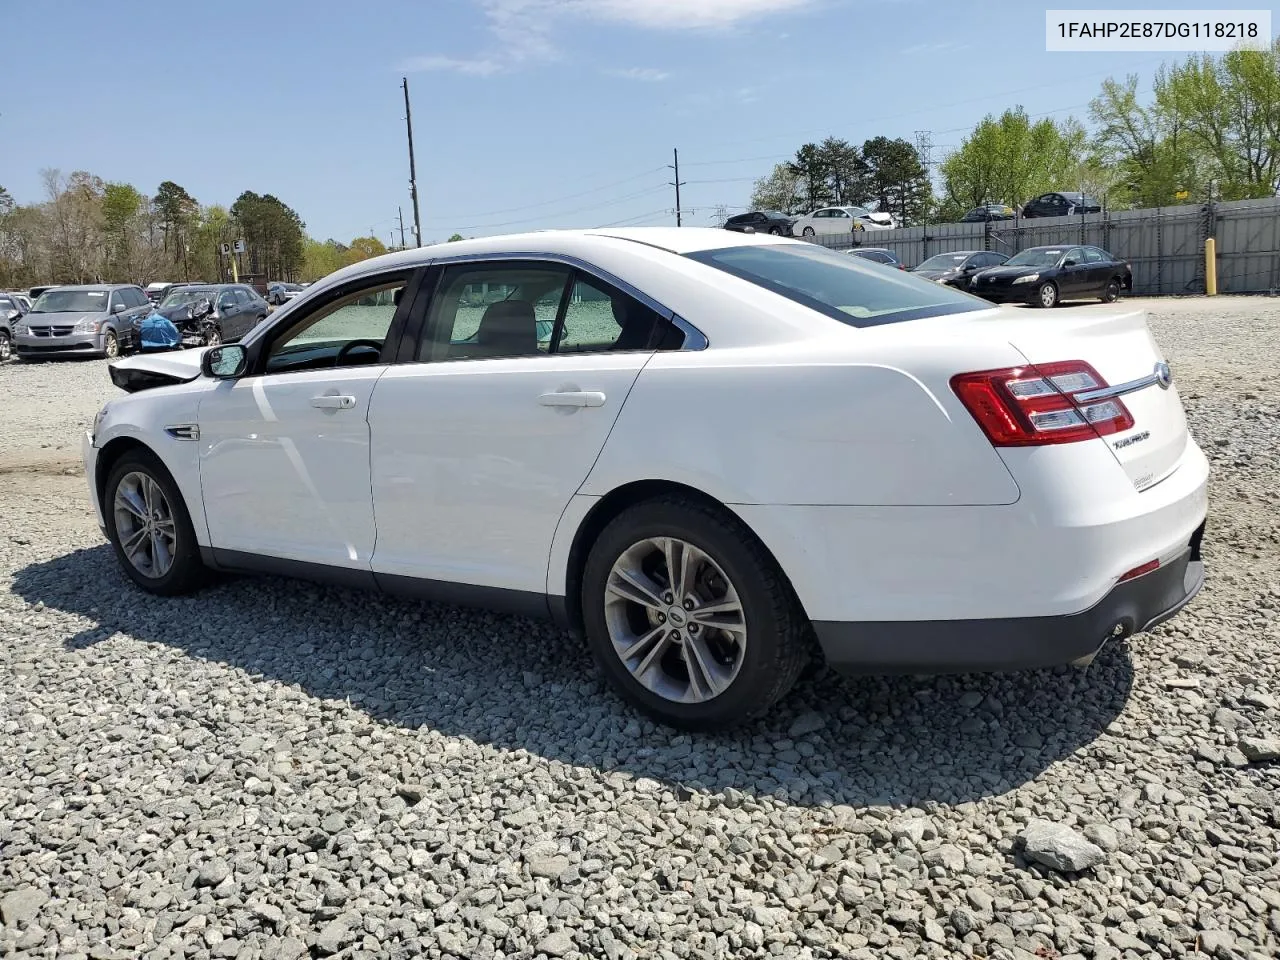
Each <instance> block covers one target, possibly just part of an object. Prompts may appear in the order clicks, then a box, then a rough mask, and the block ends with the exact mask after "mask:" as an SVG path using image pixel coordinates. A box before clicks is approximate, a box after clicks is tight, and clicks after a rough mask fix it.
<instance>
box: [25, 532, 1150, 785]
mask: <svg viewBox="0 0 1280 960" xmlns="http://www.w3.org/2000/svg"><path fill="white" fill-rule="evenodd" d="M12 589H13V592H14V593H16V594H17V595H18V596H20V597H22V598H23V599H24V600H26V601H27V602H28V603H30V604H33V605H34V604H36V603H42V604H43V605H44V607H46V608H50V609H53V610H59V611H65V612H67V613H71V614H75V615H78V616H80V617H82V618H85V619H87V620H88V621H90V623H89V625H87V626H85V627H84V629H83V630H81V631H80V632H79V633H77V634H75V635H73V636H70V637H68V638H67V639H66V640H65V641H64V643H65V646H66V648H67V650H68V651H69V652H70V653H71V654H73V655H75V654H76V652H77V651H81V650H84V649H86V648H88V647H90V646H92V645H95V644H98V643H101V642H103V641H107V640H110V638H112V637H113V636H114V635H115V634H117V633H123V634H128V635H130V636H132V637H134V638H136V639H137V640H140V641H145V642H149V643H158V644H164V645H166V646H168V647H170V648H175V649H180V650H182V651H184V652H185V653H186V654H188V655H190V656H193V657H199V658H203V659H205V660H210V661H216V662H220V663H223V664H226V665H228V666H231V667H234V668H236V669H238V670H241V671H244V672H246V673H247V674H249V675H251V676H253V677H262V678H264V680H266V681H275V682H278V683H282V684H288V685H294V686H297V687H298V688H300V689H302V690H304V691H305V692H307V693H308V694H309V695H311V696H314V697H318V698H322V699H325V700H331V701H347V702H349V703H350V704H351V706H352V707H354V708H357V709H359V710H362V711H364V712H366V713H367V714H368V715H369V716H370V717H371V718H373V719H374V720H376V721H377V722H379V723H383V724H386V725H388V726H391V727H399V728H403V729H406V730H417V729H420V728H424V727H426V728H431V729H435V730H438V731H439V732H441V733H443V734H447V735H449V736H459V737H466V738H469V739H471V740H474V741H477V742H481V743H489V744H492V745H494V746H495V747H498V748H501V749H510V750H526V751H529V752H531V753H534V754H538V755H540V756H543V757H546V758H548V759H553V760H559V761H562V762H565V763H570V764H576V765H582V766H589V767H594V768H596V769H599V770H613V771H621V772H625V773H627V774H631V775H634V776H637V777H648V778H651V779H654V780H658V781H663V782H667V783H670V784H673V785H677V786H678V787H680V788H684V789H694V790H699V789H705V790H710V791H715V792H727V791H729V789H730V788H732V789H733V790H737V791H740V792H741V793H743V794H757V795H759V794H773V795H776V796H779V797H784V798H785V799H786V800H788V801H789V802H791V803H796V804H804V805H825V804H832V803H842V804H850V805H854V806H860V805H865V804H921V803H924V802H927V801H937V802H941V803H951V804H954V803H962V802H966V801H972V800H977V799H980V798H982V797H984V796H989V795H993V794H1001V793H1004V792H1006V791H1009V790H1012V789H1015V788H1016V787H1018V786H1019V785H1021V784H1023V783H1025V782H1026V781H1028V780H1030V779H1032V778H1034V777H1035V776H1036V775H1037V774H1039V773H1040V772H1041V771H1043V770H1044V769H1045V768H1046V767H1048V766H1049V765H1050V764H1053V763H1055V762H1057V761H1060V760H1062V759H1064V758H1066V757H1068V756H1070V755H1071V754H1072V753H1074V752H1075V751H1077V750H1079V749H1080V748H1082V747H1084V746H1085V745H1087V744H1088V743H1090V742H1091V741H1092V740H1093V739H1094V738H1096V737H1097V736H1098V735H1099V734H1100V733H1101V732H1102V731H1103V730H1104V728H1105V727H1106V726H1107V725H1108V724H1109V723H1110V722H1111V721H1112V720H1113V719H1114V718H1115V717H1116V715H1117V714H1118V713H1119V712H1120V710H1121V709H1122V708H1123V706H1124V704H1125V701H1126V699H1127V697H1128V695H1129V690H1130V686H1131V683H1132V678H1133V667H1132V662H1131V660H1130V655H1129V650H1128V647H1127V645H1125V644H1120V645H1117V646H1113V647H1109V648H1108V649H1106V650H1104V651H1103V653H1102V654H1101V655H1100V656H1099V657H1098V658H1097V660H1096V661H1095V662H1094V663H1093V664H1092V665H1091V666H1090V667H1089V668H1088V670H1076V669H1071V668H1061V669H1057V670H1039V671H1028V672H1024V673H1016V674H1003V675H983V676H976V675H974V676H953V677H928V678H914V677H887V678H885V677H865V678H861V677H860V678H855V679H841V678H838V677H836V676H834V675H833V674H831V673H830V671H827V670H825V669H820V670H818V671H816V672H815V673H814V674H813V675H811V676H808V677H806V678H805V679H804V680H802V681H801V683H800V684H798V685H797V688H796V690H795V691H794V693H793V694H792V696H791V697H789V698H788V699H787V700H786V701H785V702H784V703H782V704H780V705H779V706H778V707H777V708H775V709H774V710H773V711H772V712H771V713H770V714H769V715H768V716H766V717H765V718H764V719H762V720H759V721H757V722H755V723H753V724H751V725H749V726H747V727H746V728H743V729H740V730H737V731H734V732H732V733H722V734H715V735H697V734H695V735H688V734H685V735H680V734H678V733H676V732H674V731H671V730H669V729H666V728H663V727H660V726H657V725H655V724H653V723H651V722H649V721H648V720H646V719H645V717H643V716H642V715H641V714H639V713H638V712H636V711H634V710H632V709H631V708H629V707H626V706H624V705H623V704H621V702H620V701H619V700H618V699H617V698H616V697H615V696H614V695H613V693H612V692H611V691H610V690H609V689H608V688H606V687H605V685H604V683H603V682H602V681H601V679H600V677H599V675H598V673H597V672H596V670H595V667H594V665H593V664H592V663H591V661H590V658H589V656H588V654H587V653H586V651H585V650H584V649H583V648H582V645H581V644H580V643H578V642H576V641H574V640H573V638H572V637H570V636H569V635H567V634H565V633H564V632H562V631H559V630H557V629H555V628H554V627H552V626H550V625H549V624H544V623H539V622H534V621H529V620H525V619H521V618H517V617H508V616H501V615H495V614H488V613H482V612H473V611H469V610H463V609H459V608H454V607H449V606H444V605H438V604H429V603H419V602H413V601H402V600H393V599H388V598H385V597H379V596H373V595H367V594H359V593H354V592H350V591H346V590H341V589H336V588H330V587H323V586H316V585H313V584H309V583H300V582H296V581H285V580H275V579H227V580H223V581H222V582H220V583H218V584H217V585H215V586H213V587H210V588H209V589H207V590H205V591H203V592H201V593H199V594H198V595H196V596H194V597H185V598H178V599H162V598H158V597H152V596H149V595H146V594H144V593H142V592H140V591H139V590H137V589H136V588H134V587H133V585H132V584H130V583H129V582H128V581H127V580H126V579H125V578H124V577H123V575H122V574H121V572H120V571H119V569H118V567H117V564H116V561H115V557H114V556H113V555H112V552H111V548H110V547H108V546H107V545H102V546H98V547H93V548H91V549H85V550H79V551H76V552H74V553H71V554H67V555H65V556H61V557H58V558H56V559H53V560H50V561H47V562H42V563H36V564H32V565H30V566H27V567H25V568H23V569H21V570H19V571H17V572H16V574H15V576H14V582H13V587H12ZM1031 642H1034V639H1033V638H1032V639H1031ZM130 656H131V657H133V656H136V651H134V652H131V654H130ZM89 675H91V673H90V674H89ZM108 682H109V681H108Z"/></svg>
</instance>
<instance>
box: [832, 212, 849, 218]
mask: <svg viewBox="0 0 1280 960" xmlns="http://www.w3.org/2000/svg"><path fill="white" fill-rule="evenodd" d="M831 215H832V216H833V217H843V218H844V219H845V220H848V219H849V211H848V210H832V211H831Z"/></svg>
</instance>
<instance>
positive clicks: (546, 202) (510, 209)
mask: <svg viewBox="0 0 1280 960" xmlns="http://www.w3.org/2000/svg"><path fill="white" fill-rule="evenodd" d="M666 169H667V166H666V165H665V164H664V165H663V166H661V167H650V168H649V169H648V170H645V171H643V172H641V173H637V174H633V175H632V176H629V177H624V178H623V179H621V180H615V181H613V182H612V183H604V184H601V185H600V186H598V187H592V188H591V189H589V190H583V191H581V192H579V193H571V194H568V195H567V196H563V197H555V198H553V199H551V200H540V201H538V202H537V203H529V204H525V205H524V206H519V207H506V208H504V209H502V210H490V211H488V212H486V213H464V214H459V215H458V216H453V217H428V218H427V219H428V220H439V221H450V220H453V221H456V220H466V219H481V218H484V217H501V216H505V215H506V214H509V213H523V212H525V211H527V210H537V209H540V208H542V207H549V206H553V205H554V204H557V203H564V202H565V201H566V200H577V199H578V198H579V197H586V196H590V195H591V194H593V193H599V192H600V191H601V190H611V189H613V188H614V187H620V186H622V185H623V184H625V183H633V182H634V181H636V180H639V179H640V178H641V177H648V176H652V175H653V174H655V173H662V172H663V171H664V170H666Z"/></svg>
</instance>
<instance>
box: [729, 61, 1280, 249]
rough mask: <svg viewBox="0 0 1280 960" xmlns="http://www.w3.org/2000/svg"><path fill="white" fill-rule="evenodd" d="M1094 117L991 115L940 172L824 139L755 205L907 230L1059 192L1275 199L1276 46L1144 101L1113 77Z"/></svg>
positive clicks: (1197, 65)
mask: <svg viewBox="0 0 1280 960" xmlns="http://www.w3.org/2000/svg"><path fill="white" fill-rule="evenodd" d="M1089 119H1090V121H1091V125H1092V129H1091V130H1090V129H1088V128H1086V126H1085V125H1084V124H1083V123H1081V122H1080V121H1079V120H1076V119H1075V118H1072V117H1068V118H1067V119H1065V120H1062V121H1055V120H1052V119H1049V118H1042V119H1039V120H1033V119H1032V118H1031V117H1029V116H1028V115H1027V113H1026V111H1025V110H1024V109H1023V108H1022V107H1020V106H1018V107H1014V108H1012V109H1009V110H1005V111H1004V112H1002V113H1001V114H1000V115H999V116H996V115H994V114H989V115H987V116H986V117H984V118H983V119H982V120H981V121H979V122H978V124H977V125H976V126H975V127H974V128H973V130H972V131H971V132H970V133H969V134H968V135H967V136H966V137H964V139H963V140H962V142H961V143H960V145H959V146H958V147H957V148H956V149H955V150H954V151H953V152H951V153H950V154H949V155H948V156H947V157H946V158H945V159H944V160H943V161H942V162H941V164H939V167H938V171H937V177H936V178H933V177H930V176H929V175H928V172H927V170H926V165H925V158H922V157H921V156H920V153H919V151H918V150H917V148H916V147H915V145H913V144H911V143H908V142H907V141H905V140H888V139H886V138H885V137H875V138H873V139H871V140H868V141H866V142H865V143H864V144H863V145H862V146H861V148H859V147H856V146H854V145H852V144H850V143H848V142H847V141H844V140H838V139H835V138H830V137H829V138H827V139H826V140H824V141H823V142H822V143H808V144H805V145H804V146H802V147H801V148H800V149H799V150H798V151H796V155H795V158H794V159H793V160H790V161H788V162H786V163H782V164H778V165H777V166H775V167H774V169H773V171H772V172H771V173H770V174H769V175H768V176H766V177H763V178H761V179H760V180H758V181H756V184H755V188H754V189H753V191H752V195H751V205H752V207H753V208H757V209H776V210H781V211H783V212H785V213H788V214H796V213H807V212H809V211H811V210H814V209H816V208H818V207H822V206H835V205H858V206H874V207H876V208H877V209H880V210H884V211H888V212H891V213H893V214H895V215H896V216H897V217H898V218H899V219H900V220H901V221H902V222H904V223H905V224H908V225H911V224H919V223H925V222H929V221H935V222H948V221H953V220H956V219H959V218H960V217H961V216H963V215H964V213H965V211H967V210H970V209H972V208H973V207H976V206H979V205H980V204H983V203H1007V204H1009V205H1018V204H1022V203H1025V202H1026V201H1027V200H1029V199H1031V198H1032V197H1035V196H1038V195H1039V194H1042V193H1047V192H1049V191H1054V190H1083V191H1084V192H1086V193H1089V194H1091V195H1094V196H1097V197H1099V198H1101V199H1102V200H1103V202H1104V203H1105V204H1106V206H1107V207H1109V208H1111V209H1127V208H1132V207H1151V206H1163V205H1171V204H1177V203H1203V202H1206V201H1210V200H1242V199H1250V198H1259V197H1272V196H1276V195H1277V191H1280V39H1277V40H1275V41H1273V43H1272V46H1271V47H1270V48H1269V49H1267V50H1235V51H1231V52H1229V53H1225V54H1222V55H1220V56H1215V55H1212V54H1202V55H1197V56H1191V57H1188V58H1187V59H1186V60H1184V61H1181V62H1179V63H1175V64H1172V65H1166V66H1163V67H1161V68H1160V69H1159V70H1158V71H1157V72H1156V75H1155V79H1154V82H1153V83H1152V86H1151V91H1150V97H1146V96H1144V95H1143V92H1142V91H1140V85H1139V81H1138V78H1137V77H1136V76H1129V77H1126V78H1125V79H1123V80H1116V79H1114V78H1111V79H1108V80H1106V81H1104V82H1103V84H1102V87H1101V90H1100V92H1099V93H1098V94H1097V96H1095V97H1094V99H1093V101H1092V102H1091V104H1090V107H1089ZM935 191H936V192H935Z"/></svg>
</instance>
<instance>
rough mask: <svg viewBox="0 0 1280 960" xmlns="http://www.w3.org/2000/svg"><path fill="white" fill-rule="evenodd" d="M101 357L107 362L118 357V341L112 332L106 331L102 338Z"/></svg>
mask: <svg viewBox="0 0 1280 960" xmlns="http://www.w3.org/2000/svg"><path fill="white" fill-rule="evenodd" d="M102 355H103V356H104V357H106V358H107V359H108V360H114V359H115V358H116V357H118V356H120V339H119V338H118V337H117V336H116V332H115V331H114V330H108V331H107V332H106V333H105V334H103V336H102Z"/></svg>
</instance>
